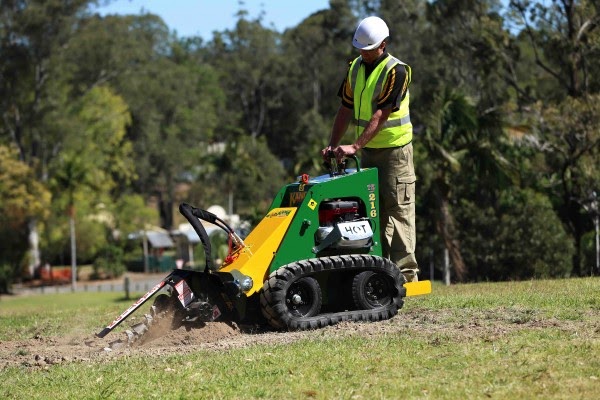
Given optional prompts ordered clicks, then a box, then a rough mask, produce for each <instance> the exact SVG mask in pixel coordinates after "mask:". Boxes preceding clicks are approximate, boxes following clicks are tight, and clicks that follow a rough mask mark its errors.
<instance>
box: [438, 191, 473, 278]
mask: <svg viewBox="0 0 600 400" xmlns="http://www.w3.org/2000/svg"><path fill="white" fill-rule="evenodd" d="M434 187H435V189H434V193H435V198H436V202H437V206H438V218H437V221H436V224H435V227H436V231H437V233H438V234H439V235H440V236H441V237H442V240H443V241H444V247H445V248H446V250H448V255H449V257H450V263H451V264H452V266H453V267H454V272H455V274H456V279H457V280H458V281H459V282H462V281H464V280H465V278H466V275H467V268H466V266H465V262H464V261H463V258H462V254H461V252H460V242H459V241H458V239H457V238H456V237H455V233H456V229H455V224H454V217H453V216H452V212H451V211H450V202H449V198H448V195H447V193H448V191H447V190H443V189H442V188H440V185H439V183H438V184H435V185H434Z"/></svg>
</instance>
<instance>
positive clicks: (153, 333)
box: [133, 321, 241, 347]
mask: <svg viewBox="0 0 600 400" xmlns="http://www.w3.org/2000/svg"><path fill="white" fill-rule="evenodd" d="M240 334H241V331H240V329H239V328H238V327H237V326H236V325H234V324H228V323H225V322H207V323H202V324H197V325H182V326H179V327H176V328H173V327H172V326H171V324H170V323H169V321H160V322H159V323H157V324H156V325H154V326H152V328H151V329H150V331H149V332H148V333H146V334H145V335H144V337H143V340H141V341H140V342H139V343H138V342H136V343H134V346H133V347H168V346H189V345H200V344H205V343H215V342H218V341H220V340H223V339H226V338H230V337H233V336H237V335H240Z"/></svg>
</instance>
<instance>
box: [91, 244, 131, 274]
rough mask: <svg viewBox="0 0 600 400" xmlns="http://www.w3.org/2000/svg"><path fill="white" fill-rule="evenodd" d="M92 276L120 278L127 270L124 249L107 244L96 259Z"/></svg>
mask: <svg viewBox="0 0 600 400" xmlns="http://www.w3.org/2000/svg"><path fill="white" fill-rule="evenodd" d="M92 269H93V273H92V278H94V279H98V278H102V277H105V278H109V279H114V278H118V277H120V276H121V275H123V273H124V272H125V270H126V268H125V263H124V261H123V250H122V249H121V248H120V247H118V246H115V245H107V246H106V247H104V248H103V249H102V250H101V251H100V252H99V256H98V257H97V258H96V259H95V260H94V263H93V265H92Z"/></svg>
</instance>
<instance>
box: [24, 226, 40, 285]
mask: <svg viewBox="0 0 600 400" xmlns="http://www.w3.org/2000/svg"><path fill="white" fill-rule="evenodd" d="M27 228H28V230H29V237H28V239H29V253H30V257H29V265H28V268H29V275H30V276H31V277H33V276H34V274H35V270H36V268H38V267H39V266H40V265H41V259H40V235H39V233H38V229H37V219H35V218H32V219H31V220H29V223H28V224H27Z"/></svg>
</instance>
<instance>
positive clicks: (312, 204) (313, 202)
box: [308, 199, 317, 211]
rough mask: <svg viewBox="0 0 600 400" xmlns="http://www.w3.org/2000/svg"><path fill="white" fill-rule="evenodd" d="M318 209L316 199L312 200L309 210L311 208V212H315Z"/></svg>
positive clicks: (309, 203)
mask: <svg viewBox="0 0 600 400" xmlns="http://www.w3.org/2000/svg"><path fill="white" fill-rule="evenodd" d="M316 207H317V202H316V201H315V200H314V199H310V201H309V202H308V208H310V209H311V210H313V211H314V209H315V208H316Z"/></svg>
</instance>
